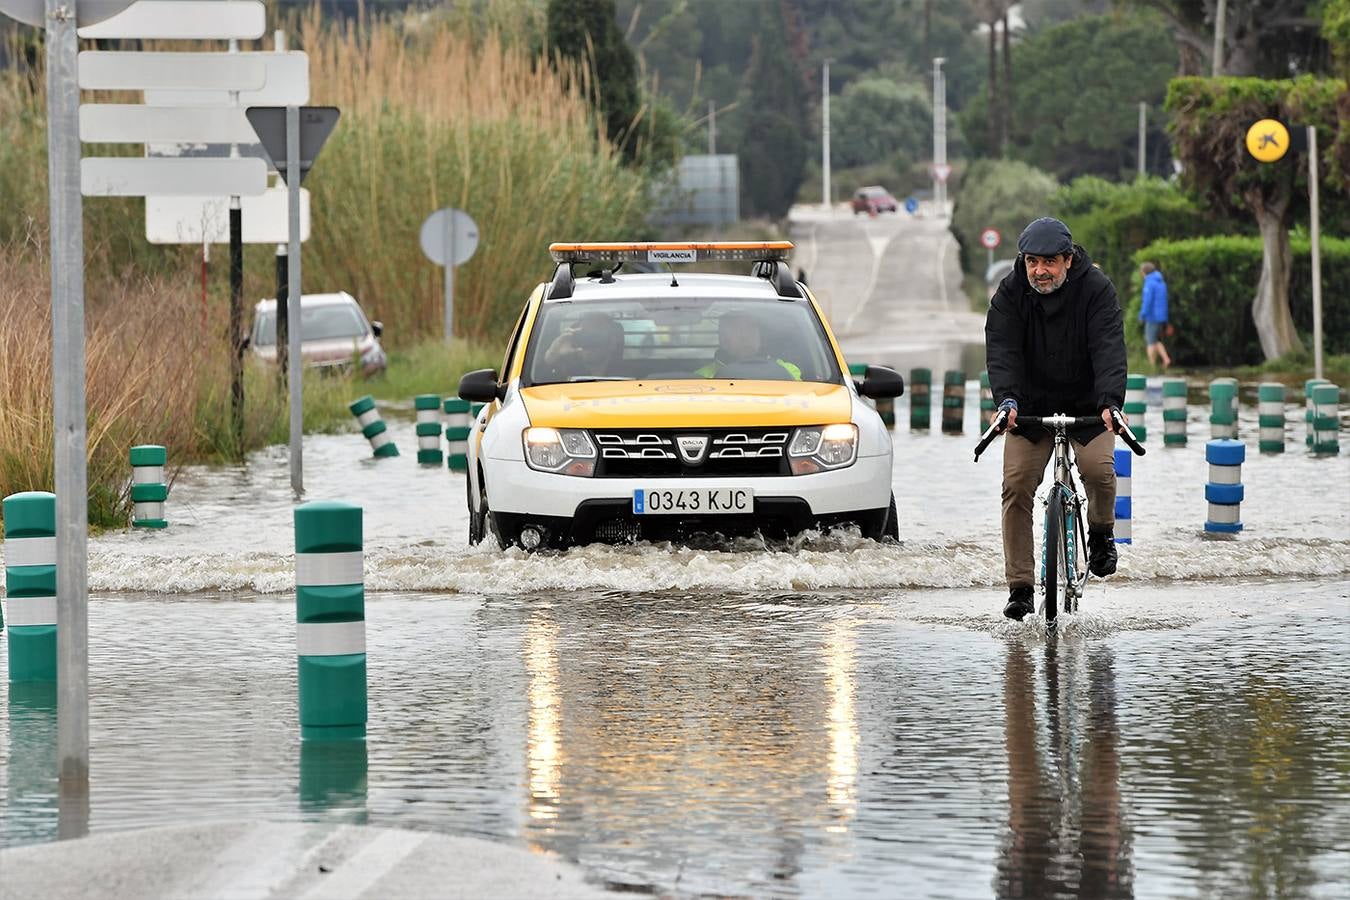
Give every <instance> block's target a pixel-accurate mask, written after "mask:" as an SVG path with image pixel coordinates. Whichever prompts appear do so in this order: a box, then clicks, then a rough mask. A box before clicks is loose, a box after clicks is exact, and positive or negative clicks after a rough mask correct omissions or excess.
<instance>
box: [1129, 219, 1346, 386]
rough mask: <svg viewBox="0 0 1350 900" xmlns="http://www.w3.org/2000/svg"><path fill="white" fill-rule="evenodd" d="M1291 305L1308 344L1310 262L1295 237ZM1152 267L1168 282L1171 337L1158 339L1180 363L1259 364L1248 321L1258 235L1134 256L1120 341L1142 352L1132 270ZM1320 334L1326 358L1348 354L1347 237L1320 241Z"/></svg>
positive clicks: (1178, 244)
mask: <svg viewBox="0 0 1350 900" xmlns="http://www.w3.org/2000/svg"><path fill="white" fill-rule="evenodd" d="M1291 245H1292V247H1291V249H1292V253H1293V259H1292V270H1293V274H1292V278H1291V280H1290V285H1289V305H1290V308H1291V312H1292V313H1293V317H1294V325H1295V326H1296V327H1297V328H1298V331H1299V336H1300V337H1301V338H1302V339H1303V341H1304V344H1305V345H1306V346H1311V339H1312V261H1311V259H1310V249H1309V243H1308V239H1307V238H1306V237H1297V236H1296V237H1294V238H1293V240H1292V241H1291ZM1145 261H1149V262H1153V263H1156V264H1157V266H1158V268H1159V269H1160V270H1161V271H1162V273H1163V278H1164V279H1166V281H1167V299H1168V315H1169V318H1170V321H1171V323H1172V324H1173V325H1174V326H1176V330H1177V333H1176V334H1175V335H1174V336H1172V337H1170V338H1166V339H1164V341H1163V343H1164V344H1165V345H1166V346H1167V351H1168V353H1169V354H1170V355H1171V357H1172V361H1173V362H1174V363H1177V364H1180V365H1183V366H1232V365H1253V364H1256V363H1260V362H1262V361H1263V360H1264V356H1263V355H1262V353H1261V343H1260V341H1259V340H1258V338H1257V336H1256V325H1255V324H1254V323H1253V322H1252V313H1251V306H1252V298H1253V297H1254V296H1256V283H1257V281H1258V280H1259V279H1260V277H1261V239H1260V238H1259V237H1233V236H1221V237H1203V238H1191V239H1189V240H1181V241H1170V240H1161V241H1154V242H1153V243H1151V244H1149V245H1148V246H1146V247H1144V248H1142V249H1140V250H1139V251H1138V252H1137V253H1135V254H1134V259H1133V270H1134V271H1133V273H1132V275H1131V277H1130V282H1129V284H1130V288H1129V300H1128V306H1127V307H1126V312H1125V326H1126V327H1125V335H1126V344H1127V345H1128V346H1129V348H1130V350H1131V351H1136V350H1142V348H1143V345H1144V329H1143V325H1142V324H1141V323H1140V322H1139V307H1140V303H1141V283H1140V279H1139V272H1138V266H1139V264H1140V263H1143V262H1145ZM1322 335H1323V342H1324V348H1325V350H1326V352H1327V353H1350V239H1345V238H1326V237H1324V238H1323V239H1322Z"/></svg>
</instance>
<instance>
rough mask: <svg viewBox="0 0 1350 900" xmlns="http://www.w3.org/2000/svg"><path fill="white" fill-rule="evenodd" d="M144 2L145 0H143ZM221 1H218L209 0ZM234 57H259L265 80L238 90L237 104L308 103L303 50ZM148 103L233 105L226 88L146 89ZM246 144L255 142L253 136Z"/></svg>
mask: <svg viewBox="0 0 1350 900" xmlns="http://www.w3.org/2000/svg"><path fill="white" fill-rule="evenodd" d="M142 2H145V0H142ZM212 2H220V0H212ZM230 55H231V56H233V57H243V58H244V59H256V60H261V61H262V64H263V65H264V66H265V67H266V68H267V80H266V82H265V83H264V84H263V86H262V87H261V88H260V89H258V90H256V91H240V92H239V98H238V105H239V106H304V105H305V104H306V103H308V102H309V56H308V54H306V53H305V51H303V50H283V51H280V52H272V51H267V52H260V53H232V54H230ZM145 103H146V105H147V106H233V105H235V101H234V99H233V98H232V97H231V96H230V92H229V91H227V90H216V91H210V90H191V89H188V90H172V89H160V88H155V89H151V88H147V89H146V91H145ZM248 140H249V143H253V142H255V141H257V136H256V135H255V136H252V137H250V138H249V139H248Z"/></svg>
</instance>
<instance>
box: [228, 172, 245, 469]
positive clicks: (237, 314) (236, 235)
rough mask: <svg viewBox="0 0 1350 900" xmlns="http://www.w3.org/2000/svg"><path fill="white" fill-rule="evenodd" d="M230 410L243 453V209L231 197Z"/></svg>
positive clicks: (235, 439) (237, 439) (236, 200)
mask: <svg viewBox="0 0 1350 900" xmlns="http://www.w3.org/2000/svg"><path fill="white" fill-rule="evenodd" d="M230 412H231V414H232V415H233V417H234V442H235V446H236V447H238V448H239V455H240V458H241V459H242V458H243V453H244V211H243V209H241V208H240V205H239V198H238V197H231V198H230Z"/></svg>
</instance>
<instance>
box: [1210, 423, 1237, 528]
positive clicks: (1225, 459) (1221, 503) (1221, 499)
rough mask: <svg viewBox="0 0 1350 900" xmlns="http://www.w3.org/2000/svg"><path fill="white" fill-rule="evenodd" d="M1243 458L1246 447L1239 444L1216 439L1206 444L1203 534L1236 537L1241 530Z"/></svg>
mask: <svg viewBox="0 0 1350 900" xmlns="http://www.w3.org/2000/svg"><path fill="white" fill-rule="evenodd" d="M1246 458H1247V447H1246V445H1245V444H1243V443H1242V442H1241V441H1234V440H1228V439H1219V440H1213V441H1209V442H1208V443H1206V444H1205V462H1207V463H1209V481H1208V482H1207V483H1206V484H1205V500H1206V501H1208V502H1209V518H1207V519H1206V520H1205V531H1208V532H1211V533H1216V534H1237V533H1238V532H1239V531H1241V530H1242V509H1241V505H1242V498H1243V488H1242V463H1243V461H1244V460H1246Z"/></svg>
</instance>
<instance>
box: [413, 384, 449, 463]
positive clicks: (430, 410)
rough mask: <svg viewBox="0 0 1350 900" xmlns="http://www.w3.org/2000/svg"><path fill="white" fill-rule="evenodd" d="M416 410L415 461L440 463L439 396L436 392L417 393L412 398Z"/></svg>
mask: <svg viewBox="0 0 1350 900" xmlns="http://www.w3.org/2000/svg"><path fill="white" fill-rule="evenodd" d="M413 407H414V408H415V409H416V410H417V425H416V428H417V461H418V462H419V463H421V464H422V465H426V466H439V465H440V464H441V457H442V455H443V454H442V453H441V398H440V397H439V396H438V395H436V394H418V395H417V396H416V397H414V398H413Z"/></svg>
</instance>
